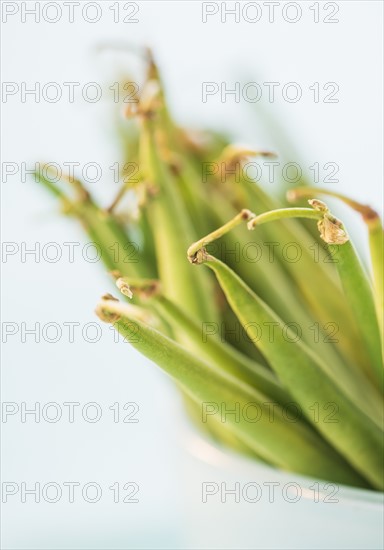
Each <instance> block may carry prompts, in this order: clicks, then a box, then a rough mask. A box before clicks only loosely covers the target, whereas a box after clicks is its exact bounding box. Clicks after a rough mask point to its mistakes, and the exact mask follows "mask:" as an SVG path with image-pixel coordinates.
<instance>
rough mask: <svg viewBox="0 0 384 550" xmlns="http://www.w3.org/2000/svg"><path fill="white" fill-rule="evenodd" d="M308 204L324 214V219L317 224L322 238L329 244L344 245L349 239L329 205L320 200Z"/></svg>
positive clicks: (311, 200)
mask: <svg viewBox="0 0 384 550" xmlns="http://www.w3.org/2000/svg"><path fill="white" fill-rule="evenodd" d="M308 203H309V204H310V205H311V206H312V208H314V209H315V210H318V211H319V212H324V217H323V218H322V219H320V220H319V221H318V222H317V227H318V229H319V231H320V237H321V238H322V239H323V241H325V242H326V243H328V244H344V243H346V242H347V241H349V237H348V235H347V233H346V231H345V230H344V227H343V223H342V222H341V221H340V220H339V219H337V218H336V217H335V216H333V215H332V214H331V213H330V211H329V209H328V207H327V205H326V204H325V203H324V202H323V201H320V200H318V199H309V201H308Z"/></svg>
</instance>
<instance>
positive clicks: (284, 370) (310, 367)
mask: <svg viewBox="0 0 384 550" xmlns="http://www.w3.org/2000/svg"><path fill="white" fill-rule="evenodd" d="M205 265H207V266H208V267H209V268H210V269H212V270H213V271H214V273H215V274H216V277H217V279H218V281H219V284H220V286H221V288H222V289H223V291H224V293H225V295H226V297H227V300H228V302H229V304H230V306H231V307H232V309H233V311H234V312H235V313H236V315H237V317H238V319H239V320H240V322H241V323H242V325H243V326H246V325H247V324H248V323H254V322H256V323H258V324H260V325H261V326H263V323H271V322H272V323H278V325H279V327H277V329H276V331H275V338H274V340H273V341H272V342H271V341H269V338H268V335H267V334H266V332H265V331H263V334H262V337H261V338H260V340H259V341H258V342H257V346H258V347H259V349H260V350H261V352H262V353H263V355H264V356H265V357H266V359H267V360H268V362H269V364H270V366H271V367H272V369H273V370H274V371H275V372H276V374H277V376H278V377H279V379H280V380H281V382H282V383H283V385H284V386H285V387H286V388H287V389H288V391H289V392H290V393H291V395H292V396H293V397H294V399H295V400H296V402H298V403H300V405H301V407H302V408H303V413H304V414H305V415H306V416H307V418H308V420H309V421H310V422H312V423H313V425H314V427H315V428H316V429H317V430H318V431H319V432H320V433H321V434H322V435H323V436H324V438H325V439H327V440H328V441H329V442H330V443H331V444H332V445H333V447H334V448H335V449H337V450H338V451H339V452H340V453H341V454H342V455H343V456H344V457H345V458H346V459H347V460H348V461H349V463H350V464H352V465H353V466H354V467H355V469H356V470H357V471H359V472H360V473H361V474H362V475H363V476H364V477H365V478H366V479H367V480H369V481H370V482H371V483H372V484H373V485H374V486H375V487H376V488H377V489H383V488H384V480H383V456H384V448H383V443H384V438H383V432H382V430H381V429H380V428H379V427H378V426H377V424H375V423H374V422H373V421H372V420H371V419H370V418H368V417H367V416H366V415H365V414H364V413H363V412H362V411H361V410H359V409H358V408H357V407H356V406H355V404H354V403H353V402H352V401H351V400H350V399H349V398H348V397H347V396H346V394H345V393H344V391H343V389H342V388H341V387H340V386H339V385H338V384H337V382H336V380H334V379H331V378H330V376H329V375H328V373H327V369H326V368H325V366H324V364H323V363H322V362H321V360H320V359H319V358H318V357H316V355H315V354H314V353H313V352H312V350H311V349H310V348H308V347H307V346H306V345H305V344H303V343H302V342H300V341H298V342H295V343H290V342H288V341H287V340H286V339H284V337H283V334H282V331H281V329H282V328H283V326H284V323H283V322H282V321H281V319H280V318H279V317H278V316H277V315H276V314H275V313H274V312H273V311H272V310H271V309H270V308H269V307H268V306H267V305H266V304H265V303H264V302H263V301H262V300H261V299H260V298H259V297H258V296H257V295H256V294H254V293H253V292H252V290H251V289H250V288H249V287H247V286H246V285H245V283H244V282H243V281H242V280H241V279H240V278H239V277H238V276H237V275H236V273H234V272H233V271H232V270H231V269H230V268H229V267H228V266H226V265H225V264H223V263H222V262H220V261H219V260H217V259H215V258H213V257H212V256H209V257H208V259H207V261H206V262H205ZM279 328H280V329H279ZM248 330H249V332H250V333H251V334H252V333H254V330H253V326H252V324H251V325H249V329H248ZM254 336H255V337H256V333H254ZM292 336H294V335H292ZM367 398H368V399H369V398H370V396H369V395H368V396H367ZM314 403H319V404H320V414H319V422H314V417H313V415H312V414H311V407H313V405H314ZM329 403H335V404H336V406H337V407H338V413H337V419H339V422H335V423H332V422H329V421H327V415H328V414H329V413H328V411H327V410H325V409H324V407H325V406H327V404H329Z"/></svg>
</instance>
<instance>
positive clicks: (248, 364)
mask: <svg viewBox="0 0 384 550" xmlns="http://www.w3.org/2000/svg"><path fill="white" fill-rule="evenodd" d="M155 309H156V310H157V311H158V312H159V313H160V315H161V317H163V318H165V319H166V320H167V321H168V322H170V323H171V325H173V326H179V327H182V328H183V331H184V332H185V334H186V335H188V337H189V339H190V343H189V346H188V343H187V344H186V346H188V347H191V349H192V350H193V352H194V353H199V354H200V355H201V356H202V358H203V359H204V360H207V361H208V362H209V363H211V364H213V365H215V367H217V369H219V370H221V369H222V370H223V371H225V372H228V373H229V374H232V375H234V376H236V377H237V378H238V379H239V380H243V381H244V382H247V383H248V384H250V385H251V386H253V387H254V388H256V389H257V390H259V391H260V392H262V393H263V394H265V395H266V396H268V397H269V398H271V399H272V400H274V401H276V402H277V403H280V404H281V405H283V406H286V407H289V405H292V397H291V396H290V395H289V394H287V392H286V391H285V390H284V389H283V388H282V386H281V384H280V383H279V381H278V380H277V378H276V377H275V375H274V374H272V373H271V371H269V370H268V369H266V368H265V367H263V366H262V365H260V364H258V363H257V362H256V361H253V360H251V359H249V358H248V357H247V356H246V355H244V354H242V353H240V352H239V351H237V350H236V349H235V348H233V347H232V346H230V345H229V344H227V343H226V342H222V341H221V340H220V338H219V337H218V336H216V335H206V338H205V339H204V340H203V334H202V326H201V324H200V325H199V323H198V322H197V321H195V320H194V319H192V318H191V317H190V316H189V315H187V313H186V312H185V311H184V310H183V309H182V308H180V307H179V306H178V305H177V304H175V303H174V302H172V301H171V300H169V299H168V298H165V297H164V296H160V297H157V298H155Z"/></svg>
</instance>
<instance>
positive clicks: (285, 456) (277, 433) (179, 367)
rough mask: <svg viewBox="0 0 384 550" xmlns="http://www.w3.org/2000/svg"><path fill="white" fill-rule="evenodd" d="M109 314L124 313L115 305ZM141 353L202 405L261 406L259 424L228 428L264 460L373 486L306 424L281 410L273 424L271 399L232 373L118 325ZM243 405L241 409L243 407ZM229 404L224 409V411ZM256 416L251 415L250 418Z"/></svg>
mask: <svg viewBox="0 0 384 550" xmlns="http://www.w3.org/2000/svg"><path fill="white" fill-rule="evenodd" d="M103 309H105V310H109V311H111V312H118V311H119V308H118V306H116V305H114V304H113V303H112V304H111V305H110V306H108V305H106V306H105V307H104V306H103ZM113 326H114V327H115V328H116V329H117V330H118V331H119V332H120V334H121V335H122V336H123V337H124V338H125V339H126V340H127V341H128V342H130V343H131V344H132V346H133V347H135V348H136V349H137V350H138V351H139V352H140V353H142V354H143V355H145V356H146V357H147V358H148V359H150V360H152V361H154V362H155V363H156V364H157V365H158V366H159V367H161V368H162V369H163V370H164V371H165V372H166V373H167V374H169V375H170V376H171V377H172V378H173V379H174V380H175V381H177V382H178V384H179V386H180V387H181V388H182V389H183V390H184V391H185V393H186V394H187V395H189V396H190V397H191V398H192V399H193V400H195V401H196V402H197V403H199V404H202V403H213V404H217V405H218V406H219V407H220V405H221V404H224V405H225V407H226V410H228V411H229V410H234V409H235V408H236V406H237V407H240V411H241V412H242V411H244V410H245V409H244V408H245V407H246V406H247V405H248V404H249V403H253V404H255V403H257V404H258V405H259V407H260V408H261V417H260V419H259V420H258V421H257V422H250V421H248V420H246V416H245V418H244V416H243V415H242V414H240V416H239V418H236V417H235V415H234V414H228V415H227V417H226V420H227V421H226V423H225V425H226V426H227V428H228V430H230V431H232V432H233V433H234V434H235V435H236V436H237V437H238V439H240V440H241V441H243V442H244V443H245V444H246V445H247V446H248V447H249V448H251V449H253V450H254V451H255V452H256V454H258V455H260V456H261V457H262V458H263V459H264V460H266V461H267V462H269V463H270V464H273V465H275V466H277V467H279V468H282V469H285V470H288V471H295V472H298V473H301V474H304V475H308V476H312V477H316V478H320V479H326V480H330V481H334V482H337V483H344V484H349V485H356V486H360V487H367V486H368V484H367V482H366V481H365V480H364V479H363V478H362V477H361V476H360V475H359V474H358V473H357V472H356V471H355V470H354V469H353V468H352V467H351V466H350V465H349V464H348V463H347V462H345V461H344V459H343V458H342V457H340V455H338V454H337V453H336V452H335V451H334V449H332V447H330V446H329V445H328V444H327V443H326V442H325V441H323V440H322V439H321V438H319V437H318V436H317V435H316V434H315V433H314V432H313V431H312V430H311V429H309V428H308V427H306V426H305V425H304V424H302V423H301V422H289V421H287V420H286V419H285V418H284V416H283V414H282V410H281V409H280V408H279V406H278V405H276V406H275V414H274V417H273V421H272V422H271V421H270V417H269V414H270V407H269V406H268V405H265V404H266V403H268V398H267V397H266V396H263V394H261V393H259V392H256V390H254V389H252V388H250V386H247V385H245V384H242V383H241V382H239V381H238V380H237V379H236V378H235V377H232V376H230V375H229V374H224V373H223V372H219V371H218V370H217V369H215V368H214V367H212V366H210V365H208V364H207V363H204V362H203V361H202V360H200V359H198V358H197V357H195V356H193V355H191V353H190V352H189V351H187V350H186V349H184V348H183V347H181V346H180V345H179V344H177V343H176V342H173V341H172V340H170V339H169V338H167V337H166V336H163V335H162V334H161V333H159V332H158V331H156V330H155V329H153V328H151V327H149V326H147V325H144V324H143V323H141V322H140V321H137V320H135V319H130V318H128V317H127V316H123V317H121V318H120V319H119V320H118V321H116V322H115V323H114V325H113ZM237 404H238V405H237ZM224 405H223V407H224ZM252 415H253V412H252V411H251V412H250V411H249V410H248V417H249V418H251V417H252Z"/></svg>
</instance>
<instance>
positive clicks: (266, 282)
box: [213, 201, 383, 417]
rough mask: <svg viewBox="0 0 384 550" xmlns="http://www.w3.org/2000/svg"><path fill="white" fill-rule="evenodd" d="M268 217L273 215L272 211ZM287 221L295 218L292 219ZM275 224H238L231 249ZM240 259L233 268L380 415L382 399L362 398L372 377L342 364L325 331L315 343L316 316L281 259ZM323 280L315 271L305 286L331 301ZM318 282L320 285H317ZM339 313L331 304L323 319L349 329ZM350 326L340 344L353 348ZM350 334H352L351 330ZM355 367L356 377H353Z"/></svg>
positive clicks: (227, 211) (225, 212) (228, 211)
mask: <svg viewBox="0 0 384 550" xmlns="http://www.w3.org/2000/svg"><path fill="white" fill-rule="evenodd" d="M215 204H216V206H217V208H218V209H220V213H221V215H222V217H223V218H224V216H227V220H228V219H233V217H234V215H235V214H236V212H234V210H233V209H232V207H231V206H230V205H229V204H227V203H225V202H223V203H222V202H217V201H216V202H215ZM305 211H306V212H305V213H307V211H309V212H310V213H311V214H312V213H315V219H316V218H318V216H319V214H318V213H316V211H315V210H313V209H305ZM286 213H287V212H286V211H285V214H286ZM278 215H281V213H279V214H278ZM268 216H270V214H269V213H268ZM278 219H279V218H278ZM284 221H287V220H281V222H284ZM288 221H294V220H293V219H292V220H288ZM273 225H274V224H266V223H265V224H263V225H262V226H261V227H260V228H258V227H256V230H255V232H247V230H246V226H245V223H244V224H243V226H238V227H235V228H234V229H232V231H231V232H230V233H228V234H227V235H226V236H225V239H226V243H227V245H228V248H229V249H230V250H232V249H234V248H235V243H236V242H237V243H244V242H247V236H248V242H249V241H250V240H251V241H252V240H253V239H254V235H255V236H256V235H257V234H258V231H260V230H263V229H264V227H268V228H270V227H272V226H273ZM281 233H282V234H284V233H285V230H284V229H283V231H282V232H281ZM250 237H251V239H250ZM281 238H282V237H281V235H280V233H276V234H275V240H277V241H278V242H279V240H280V241H281ZM267 240H268V239H267ZM272 240H273V239H272ZM213 255H214V256H216V254H215V252H213ZM231 259H232V257H230V256H229V257H228V262H227V261H226V263H230V261H231ZM240 260H241V261H240V262H236V264H234V265H233V264H232V265H231V267H233V268H235V269H236V271H237V272H238V274H239V275H240V277H241V278H242V279H243V280H244V281H245V282H246V283H247V284H248V285H249V286H251V288H252V290H254V291H255V292H256V293H257V294H258V295H260V296H261V297H262V298H263V299H264V300H265V301H266V302H268V305H270V306H271V307H272V309H273V310H274V311H275V312H276V313H277V314H278V315H279V316H280V317H281V318H282V319H283V320H284V321H285V322H286V323H289V322H292V321H294V322H297V323H299V325H300V327H301V330H302V337H303V340H304V341H305V342H306V343H307V344H308V345H309V346H310V347H312V349H313V350H314V351H315V352H316V353H318V354H319V355H320V356H321V357H322V358H323V360H324V364H326V365H327V366H328V370H329V371H331V372H332V373H334V375H335V376H336V375H337V376H338V378H340V380H342V381H343V384H344V386H345V388H346V389H347V391H349V393H350V394H351V395H352V396H353V398H354V399H355V400H357V402H359V404H360V406H361V408H362V410H363V411H365V412H366V413H367V414H369V415H372V416H373V417H376V416H377V415H378V414H380V413H381V411H382V409H383V404H382V401H381V400H378V399H373V400H368V401H366V400H365V399H362V398H361V392H362V390H363V391H368V392H371V391H372V384H371V382H370V380H367V378H366V374H365V373H364V372H362V371H361V369H360V368H359V367H357V366H355V368H353V365H354V363H349V364H348V365H347V366H346V365H345V364H344V363H343V361H342V359H341V357H340V356H339V355H338V353H337V351H336V349H335V346H334V345H333V344H330V343H327V342H326V341H325V338H324V336H323V334H322V333H321V337H320V339H319V340H320V341H319V342H316V343H315V342H314V333H313V331H312V330H311V329H310V327H311V326H313V323H314V322H315V319H316V320H317V318H316V317H311V316H310V315H309V314H308V310H307V309H306V308H305V307H304V304H303V303H302V298H301V296H302V295H301V293H298V292H297V289H296V288H295V283H294V281H291V279H290V277H287V273H286V272H285V270H284V269H283V268H282V265H280V262H278V261H276V262H272V263H270V262H269V261H268V260H265V257H262V258H261V261H258V262H256V263H247V262H246V261H244V259H243V258H240ZM310 260H311V261H312V267H315V268H316V264H314V263H313V259H311V258H310ZM285 263H287V262H285ZM303 268H304V266H303ZM299 271H300V270H299ZM319 276H320V277H321V280H320V281H318V277H319ZM336 276H337V273H336ZM303 277H304V279H305V277H306V274H305V272H304V271H302V273H301V275H300V278H301V279H303ZM323 279H324V277H323V274H322V272H321V271H320V270H319V273H318V274H317V277H316V276H315V275H314V274H312V277H308V278H307V280H306V285H307V287H311V288H312V292H313V294H317V300H318V301H324V302H326V303H328V302H330V300H319V296H318V293H319V290H318V289H319V288H322V289H323ZM316 282H317V284H315V283H316ZM310 283H312V284H310ZM303 284H304V281H303ZM327 288H328V289H329V287H327V286H324V289H327ZM333 292H335V293H336V296H337V297H339V295H340V296H341V295H342V290H341V288H339V289H337V287H335V288H334V291H333ZM330 295H332V296H334V293H331V294H330ZM336 301H337V299H335V302H336ZM331 313H333V314H334V315H335V316H332V315H331ZM340 314H341V312H338V316H336V313H335V312H334V311H333V306H331V307H330V308H329V311H328V314H327V315H326V316H325V317H324V321H325V320H326V321H327V322H329V321H333V322H335V321H336V320H338V323H337V325H338V326H339V327H340V326H341V327H342V328H344V329H346V326H345V325H346V323H345V322H344V320H345V319H346V318H347V319H348V318H349V317H348V316H347V317H346V316H343V317H342V318H340ZM348 324H349V323H348ZM349 328H350V327H348V330H344V331H342V332H343V334H339V333H338V339H339V340H340V344H341V345H343V344H344V343H345V344H346V346H347V347H350V338H349V337H350V332H349ZM345 334H348V338H343V336H345ZM351 334H353V332H352V331H351ZM348 351H349V350H348ZM352 351H354V350H352V349H351V350H350V352H351V353H352ZM355 355H356V352H355ZM353 360H355V357H354V358H353ZM351 365H352V367H351ZM352 369H353V372H352V374H353V376H351V370H352Z"/></svg>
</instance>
